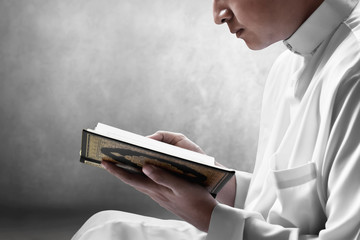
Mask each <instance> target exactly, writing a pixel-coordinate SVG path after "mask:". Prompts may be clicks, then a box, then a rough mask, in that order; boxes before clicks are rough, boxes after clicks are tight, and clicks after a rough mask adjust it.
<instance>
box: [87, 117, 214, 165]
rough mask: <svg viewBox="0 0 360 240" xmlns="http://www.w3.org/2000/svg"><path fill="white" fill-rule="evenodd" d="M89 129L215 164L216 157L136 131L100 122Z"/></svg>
mask: <svg viewBox="0 0 360 240" xmlns="http://www.w3.org/2000/svg"><path fill="white" fill-rule="evenodd" d="M88 131H94V132H95V133H98V134H101V135H104V136H107V137H110V138H114V139H117V140H120V141H123V142H127V143H130V144H134V145H137V146H140V147H143V148H147V149H150V150H153V151H157V152H161V153H164V154H168V155H171V156H174V157H179V158H183V159H186V160H189V161H194V162H198V163H201V164H205V165H208V166H214V165H215V160H214V158H213V157H210V156H208V155H205V154H201V153H197V152H194V151H190V150H187V149H184V148H180V147H177V146H174V145H171V144H167V143H164V142H160V141H157V140H154V139H151V138H148V137H144V136H141V135H138V134H135V133H131V132H128V131H125V130H121V129H119V128H115V127H111V126H109V125H106V124H103V123H98V124H97V126H96V128H95V130H91V129H88Z"/></svg>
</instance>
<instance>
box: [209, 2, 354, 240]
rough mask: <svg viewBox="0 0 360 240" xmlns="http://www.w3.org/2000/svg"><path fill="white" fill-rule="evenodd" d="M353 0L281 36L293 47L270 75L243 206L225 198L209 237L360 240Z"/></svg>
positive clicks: (323, 9) (330, 5)
mask: <svg viewBox="0 0 360 240" xmlns="http://www.w3.org/2000/svg"><path fill="white" fill-rule="evenodd" d="M356 2H357V1H340V0H337V1H333V0H331V1H325V2H324V3H323V4H322V5H321V6H320V7H319V9H318V10H317V11H316V12H315V13H314V14H313V15H312V16H311V17H310V18H309V19H308V20H307V21H306V22H305V23H304V24H303V25H302V26H301V27H300V28H299V29H298V31H297V32H296V33H295V34H294V35H293V36H292V37H291V38H290V39H288V40H286V41H285V44H286V45H287V46H288V47H289V49H290V50H291V51H293V52H294V53H295V54H294V53H291V52H290V51H286V52H285V53H283V54H282V55H281V56H280V57H279V59H278V60H277V62H276V63H275V65H274V66H273V68H272V71H271V73H270V75H269V79H268V81H267V85H266V88H265V94H264V100H263V110H262V120H261V129H260V139H259V149H258V155H257V157H258V158H257V162H256V166H255V170H254V173H253V177H252V182H251V183H250V186H249V189H248V190H247V189H244V191H242V192H241V191H238V192H237V194H241V195H244V194H246V195H247V197H246V202H245V206H244V209H243V210H238V209H233V208H230V207H228V206H224V205H221V204H219V205H218V206H217V207H216V208H215V209H214V212H213V214H212V220H211V226H210V231H209V234H208V236H207V240H215V239H219V238H220V236H221V237H222V238H223V239H228V240H235V239H236V240H241V239H257V240H261V239H276V240H282V239H294V240H295V239H326V240H331V239H336V240H339V239H347V240H348V239H360V217H359V213H360V174H359V173H360V131H359V127H360V23H359V22H360V7H359V6H360V5H359V6H358V7H356V9H355V10H354V11H353V12H352V13H351V15H350V17H349V18H347V17H346V16H348V15H349V13H350V11H351V10H352V7H354V5H356ZM334 6H336V8H335V7H334ZM334 13H336V14H334ZM319 19H322V20H321V21H319ZM344 20H345V21H344ZM337 21H338V24H336V22H337ZM343 21H344V22H343ZM312 40H313V41H312ZM224 226H226V227H225V228H224ZM223 229H224V230H223Z"/></svg>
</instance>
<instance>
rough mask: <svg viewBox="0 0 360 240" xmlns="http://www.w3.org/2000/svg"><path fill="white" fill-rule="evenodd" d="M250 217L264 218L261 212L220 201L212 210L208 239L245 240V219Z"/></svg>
mask: <svg viewBox="0 0 360 240" xmlns="http://www.w3.org/2000/svg"><path fill="white" fill-rule="evenodd" d="M250 217H255V218H260V219H262V217H261V216H260V215H259V214H256V213H252V212H247V211H244V210H241V209H236V208H232V207H229V206H228V205H225V204H220V203H219V204H218V205H216V207H215V208H214V210H213V212H212V215H211V220H210V226H209V231H208V235H207V237H206V240H219V239H227V240H243V235H244V234H243V232H244V226H245V220H246V219H247V218H250Z"/></svg>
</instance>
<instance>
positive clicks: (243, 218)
mask: <svg viewBox="0 0 360 240" xmlns="http://www.w3.org/2000/svg"><path fill="white" fill-rule="evenodd" d="M331 125H332V127H331V131H330V136H329V139H328V142H327V144H326V152H325V157H324V161H323V162H324V164H323V166H322V170H321V174H318V178H320V179H321V181H318V183H319V186H318V188H320V189H322V190H321V192H323V193H324V194H325V198H326V200H325V209H324V211H325V214H326V217H327V220H326V224H325V226H324V229H322V230H321V231H320V232H319V234H318V235H306V234H303V233H302V231H301V229H299V228H289V227H288V228H287V227H282V226H280V225H276V224H271V223H269V222H268V221H267V219H264V217H263V216H262V215H261V214H259V213H257V212H252V211H246V210H242V209H235V208H231V207H228V206H225V205H222V204H219V205H217V206H216V208H215V209H214V211H213V214H212V219H211V223H210V228H209V233H208V236H207V240H215V239H227V240H242V239H257V240H261V239H274V240H275V239H276V240H285V239H292V240H296V239H319V240H320V239H323V240H324V239H326V240H331V239H334V240H335V239H336V240H338V239H359V238H360V218H359V216H358V214H359V212H360V187H359V183H360V175H359V172H360V134H359V127H360V76H359V75H357V76H355V77H354V78H352V79H350V80H349V81H347V82H346V83H345V84H344V85H343V86H342V88H341V89H340V90H339V92H338V94H337V98H336V102H335V104H334V108H333V112H332V123H331ZM288 204H291V203H288ZM297 212H298V214H301V209H297Z"/></svg>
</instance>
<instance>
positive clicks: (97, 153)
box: [80, 123, 235, 195]
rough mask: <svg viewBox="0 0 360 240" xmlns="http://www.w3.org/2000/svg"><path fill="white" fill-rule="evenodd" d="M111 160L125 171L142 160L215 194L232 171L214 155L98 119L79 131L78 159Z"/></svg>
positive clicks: (135, 169)
mask: <svg viewBox="0 0 360 240" xmlns="http://www.w3.org/2000/svg"><path fill="white" fill-rule="evenodd" d="M103 160H105V161H111V162H114V163H116V164H117V166H119V167H122V168H125V169H126V170H128V171H131V172H135V173H142V172H141V168H142V166H143V164H144V163H150V164H153V165H155V166H158V167H161V168H164V169H166V170H168V171H171V172H172V173H174V174H176V175H178V176H181V177H183V178H186V179H187V180H189V181H193V182H196V183H198V184H201V185H203V186H204V187H206V188H207V190H208V191H209V192H210V193H211V194H213V195H216V194H217V193H218V192H219V191H220V189H221V188H222V187H223V186H224V185H225V184H226V182H227V181H228V180H229V179H230V178H231V177H232V176H233V175H234V173H235V171H234V170H231V169H227V168H224V167H220V166H215V160H214V158H213V157H210V156H207V155H205V154H201V153H197V152H193V151H190V150H187V149H184V148H179V147H176V146H174V145H170V144H167V143H164V142H160V141H156V140H153V139H150V138H147V137H143V136H141V135H137V134H134V133H131V132H127V131H124V130H121V129H118V128H115V127H111V126H108V125H105V124H102V123H98V124H97V126H96V128H95V129H94V130H92V129H84V130H83V131H82V144H81V152H80V161H81V162H83V163H87V164H90V165H94V166H98V167H101V161H103Z"/></svg>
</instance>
